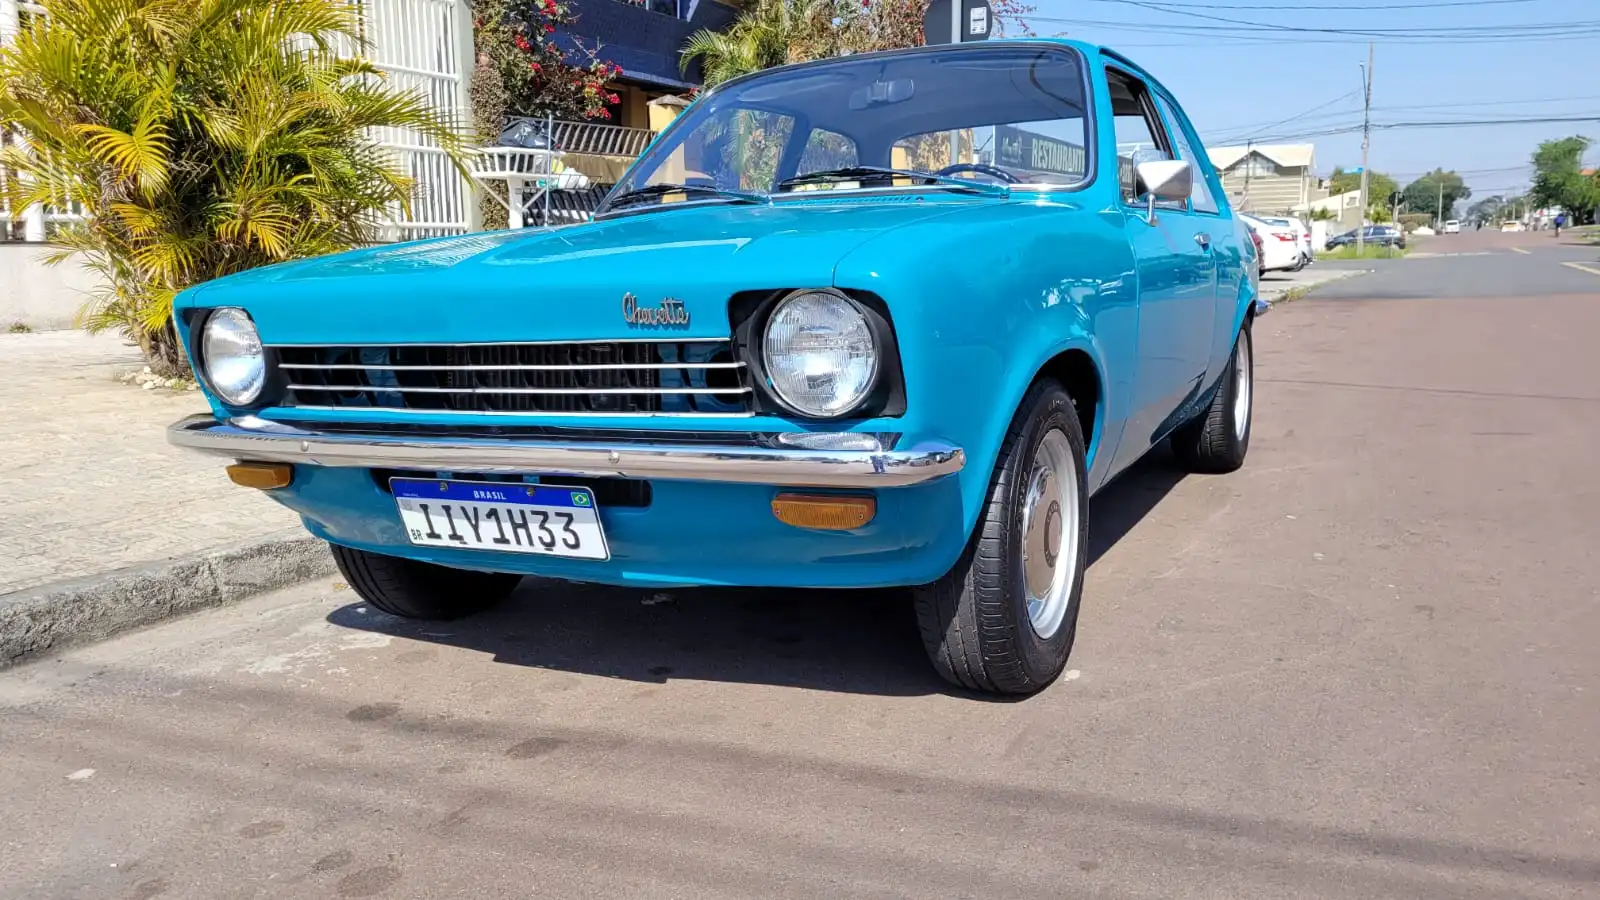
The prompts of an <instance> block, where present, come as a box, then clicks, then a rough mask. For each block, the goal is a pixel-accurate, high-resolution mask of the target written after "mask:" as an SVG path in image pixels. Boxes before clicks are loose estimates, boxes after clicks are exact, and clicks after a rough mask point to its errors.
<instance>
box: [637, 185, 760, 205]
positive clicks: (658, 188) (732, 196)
mask: <svg viewBox="0 0 1600 900" xmlns="http://www.w3.org/2000/svg"><path fill="white" fill-rule="evenodd" d="M667 194H706V195H710V196H712V197H717V198H721V199H724V200H729V201H732V202H735V203H766V202H767V195H766V194H758V193H755V192H754V191H730V190H724V189H723V188H718V187H712V186H710V185H708V184H647V185H645V186H644V187H642V188H635V189H634V190H631V191H623V192H622V193H620V194H618V195H616V196H615V197H612V198H611V199H610V200H609V201H607V202H606V208H607V209H619V208H621V207H624V206H632V205H633V204H635V203H638V202H640V201H642V200H648V199H650V198H651V197H662V196H665V195H667Z"/></svg>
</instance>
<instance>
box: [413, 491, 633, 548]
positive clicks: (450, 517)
mask: <svg viewBox="0 0 1600 900" xmlns="http://www.w3.org/2000/svg"><path fill="white" fill-rule="evenodd" d="M389 486H390V487H391V488H392V489H393V490H394V502H395V504H396V505H398V506H399V507H400V520H401V522H403V523H405V528H406V536H407V537H408V538H410V539H411V543H413V544H420V545H422V546H425V547H461V548H465V549H468V550H498V551H501V552H503V553H537V554H540V555H543V556H571V557H576V558H578V559H610V558H611V550H610V548H608V547H607V546H606V535H605V532H604V531H603V530H602V529H601V528H600V512H599V510H597V509H596V508H595V504H594V494H592V493H590V491H589V489H588V488H575V487H558V486H555V485H541V484H499V483H491V482H482V481H435V480H424V479H421V478H393V479H390V481H389Z"/></svg>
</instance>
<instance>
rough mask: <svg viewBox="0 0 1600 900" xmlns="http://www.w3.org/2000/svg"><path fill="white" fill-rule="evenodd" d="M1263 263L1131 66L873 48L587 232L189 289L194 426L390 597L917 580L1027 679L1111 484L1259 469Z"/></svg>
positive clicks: (1047, 653)
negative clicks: (1146, 458)
mask: <svg viewBox="0 0 1600 900" xmlns="http://www.w3.org/2000/svg"><path fill="white" fill-rule="evenodd" d="M1255 272H1256V263H1255V251H1254V248H1253V246H1252V245H1251V243H1250V241H1249V240H1248V238H1247V237H1244V236H1243V233H1242V230H1241V228H1240V227H1239V225H1238V224H1237V223H1236V221H1235V218H1234V215H1233V213H1232V211H1231V210H1230V209H1229V206H1228V201H1227V198H1226V197H1225V195H1224V193H1223V191H1222V189H1221V185H1220V184H1219V182H1218V180H1217V176H1216V173H1215V171H1213V169H1212V167H1211V165H1210V164H1209V162H1208V161H1207V159H1206V155H1205V152H1204V150H1203V149H1202V147H1201V144H1200V141H1199V139H1198V138H1197V136H1196V135H1195V132H1194V129H1193V127H1192V126H1191V125H1190V123H1189V122H1188V120H1187V119H1186V118H1185V117H1184V114H1183V112H1182V110H1181V109H1180V108H1179V106H1178V104H1177V103H1176V101H1174V99H1173V98H1172V95H1171V94H1169V93H1168V92H1167V90H1166V89H1165V88H1163V87H1162V86H1161V85H1160V84H1158V83H1156V81H1155V80H1154V79H1153V78H1151V77H1150V76H1149V75H1148V74H1146V73H1145V72H1144V71H1143V70H1142V69H1140V68H1139V67H1138V66H1136V65H1135V64H1133V63H1132V62H1130V61H1129V60H1127V59H1125V58H1124V57H1122V56H1119V55H1117V54H1115V53H1112V52H1109V51H1107V50H1104V49H1101V48H1098V47H1094V46H1090V45H1085V44H1081V43H1074V42H1070V41H1054V40H1051V41H1045V40H1019V41H998V42H992V43H988V44H974V45H962V46H951V47H936V48H921V49H914V50H906V51H897V52H890V53H880V54H865V55H858V56H848V57H842V58H838V59H830V60H826V61H821V62H815V63H807V64H802V65H795V66H788V67H784V68H780V69H774V70H770V71H766V72H762V73H759V74H756V75H751V76H748V77H745V78H741V79H738V80H735V81H731V82H728V83H726V84H724V85H722V86H720V87H718V88H716V89H715V90H712V91H709V92H707V93H706V94H705V95H704V96H703V97H701V98H700V99H698V100H697V101H696V102H695V103H693V104H692V105H691V106H690V107H689V108H688V109H687V110H685V112H684V113H683V114H682V115H680V116H679V117H678V119H677V120H676V121H675V122H674V123H673V124H672V126H671V127H670V128H668V129H667V130H666V131H664V132H663V133H662V134H660V135H659V136H658V137H657V139H656V140H655V141H654V143H652V144H651V146H650V147H649V149H648V150H646V152H645V153H644V154H643V156H642V157H641V158H640V159H639V160H638V162H637V163H636V164H635V165H634V166H633V167H632V168H631V169H630V170H629V171H628V173H627V174H626V175H625V176H624V177H623V179H622V181H621V182H620V183H619V184H617V185H616V187H615V188H614V189H613V190H612V191H611V192H610V193H609V194H608V195H607V197H606V199H605V201H604V202H603V203H602V204H601V206H600V208H599V209H598V211H597V213H596V215H595V217H594V221H592V222H589V223H585V224H581V225H575V226H571V227H565V228H559V229H554V230H538V231H532V230H530V231H510V232H497V233H489V234H473V235H467V236H461V237H449V238H444V239H441V240H433V241H424V242H419V243H413V244H403V245H398V246H387V247H381V248H374V249H366V250H359V251H356V252H352V253H346V254H342V255H338V256H331V257H326V258H321V259H311V260H305V261H299V262H291V263H286V264H283V265H279V266H273V267H269V268H265V269H260V270H256V271H252V272H248V273H244V274H241V275H236V276H233V277H230V278H225V279H221V280H218V281H214V282H211V283H207V284H203V285H200V286H198V287H196V288H194V289H192V290H189V291H186V292H184V293H183V294H182V295H181V296H180V297H179V298H178V300H177V302H176V311H177V322H178V327H179V330H180V332H181V337H182V339H183V341H184V343H185V346H186V347H187V348H188V351H189V353H190V355H191V359H192V360H193V362H194V366H195V370H196V372H197V373H199V376H200V379H201V383H202V385H203V386H204V388H205V394H206V397H207V398H208V399H209V400H210V403H211V406H212V414H211V415H204V416H199V417H195V418H192V419H188V420H185V421H183V422H179V423H177V424H175V425H174V426H173V427H172V429H171V432H170V436H171V440H172V442H173V443H175V444H178V445H180V446H183V447H189V448H193V449H196V450H200V451H203V452H206V453H210V454H214V455H217V456H221V457H224V458H226V459H230V460H234V461H235V462H234V464H232V465H230V466H229V472H230V475H231V476H232V478H233V479H234V480H235V481H236V482H238V483H240V484H244V485H248V486H251V487H256V488H260V489H263V490H266V491H267V492H268V493H269V494H270V495H271V496H272V497H273V498H274V499H276V500H277V501H279V502H280V503H282V504H283V505H285V506H287V507H289V508H290V509H292V510H294V511H295V512H297V513H299V514H300V515H301V516H302V517H303V519H304V521H305V525H306V527H307V528H309V529H310V531H311V532H312V534H314V535H316V536H317V537H319V538H323V539H325V540H327V541H328V542H329V543H330V544H332V546H333V553H334V556H335V558H336V560H337V562H338V565H339V567H340V568H341V570H342V571H343V572H344V574H345V576H346V577H347V578H348V580H349V583H350V585H351V587H353V588H354V589H355V591H356V592H357V593H358V594H360V595H361V596H362V597H363V598H364V599H365V600H367V601H368V602H369V603H370V604H371V605H372V606H374V607H376V608H378V609H380V610H383V611H385V612H389V613H392V614H395V615H399V616H407V617H416V618H450V617H455V616H461V615H466V614H469V613H473V612H475V611H478V610H482V609H484V608H486V607H488V606H490V605H491V604H494V603H496V602H498V601H500V600H502V599H503V598H505V597H506V596H507V595H508V594H510V593H511V592H512V590H513V589H514V588H515V587H516V586H517V585H518V583H519V582H520V580H521V579H522V577H523V576H525V575H537V576H544V577H545V578H546V579H550V580H545V581H541V582H540V585H541V587H540V589H542V590H554V591H559V590H561V587H560V584H559V580H568V581H579V582H600V583H605V584H612V585H633V586H639V587H641V588H650V589H659V588H670V587H674V586H683V585H759V586H780V587H793V588H850V587H863V588H864V587H885V586H897V587H905V588H908V589H909V590H908V591H907V598H908V602H910V603H912V604H914V606H915V610H916V614H917V616H918V617H919V619H920V623H921V631H922V635H923V638H924V640H925V642H926V645H927V649H928V653H929V656H930V658H931V659H932V661H933V664H934V666H935V667H936V668H937V669H938V671H939V672H940V674H942V675H943V676H944V677H945V678H947V679H949V680H950V681H952V682H955V683H956V684H959V685H964V686H966V687H968V688H972V689H977V690H982V691H992V692H1001V693H1023V694H1025V693H1030V692H1034V691H1037V690H1039V689H1040V688H1042V687H1044V686H1045V685H1048V684H1049V683H1050V682H1051V681H1052V680H1053V679H1055V678H1056V676H1057V675H1058V674H1059V673H1060V672H1061V671H1062V668H1063V666H1064V664H1065V663H1066V660H1067V655H1068V653H1069V651H1070V650H1071V647H1072V642H1073V635H1074V633H1075V631H1076V627H1077V619H1078V610H1079V601H1080V596H1081V594H1082V591H1083V576H1084V566H1085V556H1086V551H1085V548H1086V537H1087V528H1088V521H1089V520H1088V512H1089V497H1090V495H1091V494H1092V493H1094V492H1095V491H1096V490H1098V489H1099V488H1101V487H1102V486H1104V485H1105V484H1106V483H1107V482H1108V481H1110V480H1111V479H1112V478H1113V477H1115V476H1116V475H1117V474H1118V473H1119V472H1121V471H1123V470H1124V469H1126V468H1127V467H1128V466H1129V465H1130V464H1132V463H1133V462H1134V461H1136V460H1138V459H1139V458H1140V457H1141V456H1143V455H1144V454H1145V452H1146V451H1148V450H1149V449H1150V448H1151V447H1152V446H1153V445H1155V444H1156V443H1157V442H1159V441H1162V440H1166V439H1169V438H1170V439H1171V441H1172V445H1173V447H1174V448H1175V450H1176V457H1177V459H1178V460H1180V462H1181V464H1182V465H1184V466H1186V467H1188V468H1189V469H1191V470H1193V471H1197V472H1226V471H1230V470H1233V469H1236V468H1238V467H1239V466H1240V465H1241V464H1242V463H1243V461H1244V457H1245V451H1246V449H1247V448H1248V446H1249V442H1250V416H1251V397H1252V391H1251V380H1252V374H1251V373H1252V369H1251V343H1250V325H1251V321H1252V319H1253V317H1254V316H1255V315H1256V314H1257V313H1258V312H1259V311H1260V310H1263V309H1264V308H1265V307H1264V306H1259V307H1258V304H1257V302H1256V295H1257V284H1256V281H1255ZM840 627H841V628H844V627H849V626H848V624H846V623H841V624H840Z"/></svg>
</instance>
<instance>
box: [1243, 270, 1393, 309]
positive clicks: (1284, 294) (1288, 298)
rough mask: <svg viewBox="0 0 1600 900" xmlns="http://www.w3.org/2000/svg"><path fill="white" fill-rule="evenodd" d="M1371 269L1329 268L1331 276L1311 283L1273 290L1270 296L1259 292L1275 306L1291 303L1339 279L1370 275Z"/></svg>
mask: <svg viewBox="0 0 1600 900" xmlns="http://www.w3.org/2000/svg"><path fill="white" fill-rule="evenodd" d="M1372 271H1373V270H1371V269H1331V270H1329V272H1330V275H1331V277H1328V278H1324V279H1323V280H1321V281H1318V282H1315V283H1313V284H1296V285H1290V286H1289V287H1287V288H1284V289H1283V290H1281V291H1275V292H1273V293H1272V294H1271V295H1270V296H1269V295H1268V294H1266V293H1265V292H1263V293H1262V294H1261V299H1263V300H1265V301H1267V302H1268V303H1270V304H1272V305H1273V306H1277V305H1278V304H1280V303H1293V302H1294V301H1296V300H1299V299H1300V298H1301V297H1304V296H1306V295H1307V294H1309V293H1311V292H1312V291H1314V290H1317V289H1318V288H1322V287H1327V286H1328V285H1330V284H1336V283H1338V282H1340V281H1345V280H1348V279H1351V278H1355V277H1357V276H1360V275H1370V274H1372ZM1335 273H1336V274H1335Z"/></svg>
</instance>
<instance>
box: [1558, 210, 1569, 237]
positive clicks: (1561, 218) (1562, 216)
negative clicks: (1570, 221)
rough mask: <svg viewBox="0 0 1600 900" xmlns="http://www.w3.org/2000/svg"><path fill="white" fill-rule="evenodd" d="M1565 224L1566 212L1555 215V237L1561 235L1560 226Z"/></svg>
mask: <svg viewBox="0 0 1600 900" xmlns="http://www.w3.org/2000/svg"><path fill="white" fill-rule="evenodd" d="M1565 224H1567V214H1566V213H1560V214H1559V215H1557V216H1556V237H1561V226H1563V225H1565Z"/></svg>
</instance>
